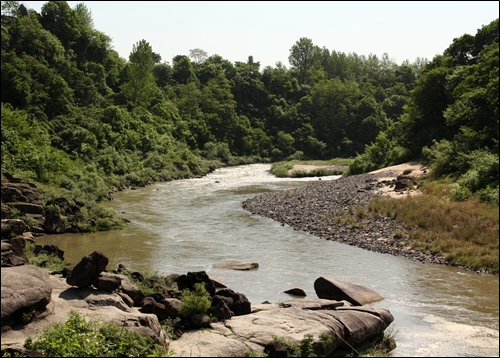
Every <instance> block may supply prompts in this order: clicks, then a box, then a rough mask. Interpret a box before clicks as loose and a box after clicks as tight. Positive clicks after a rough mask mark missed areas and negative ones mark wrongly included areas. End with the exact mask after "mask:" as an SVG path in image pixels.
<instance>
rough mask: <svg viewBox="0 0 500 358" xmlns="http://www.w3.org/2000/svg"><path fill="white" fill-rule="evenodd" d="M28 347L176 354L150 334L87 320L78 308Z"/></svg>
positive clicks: (67, 353) (60, 352) (76, 352)
mask: <svg viewBox="0 0 500 358" xmlns="http://www.w3.org/2000/svg"><path fill="white" fill-rule="evenodd" d="M24 347H25V348H26V349H30V350H35V351H38V352H40V353H42V354H44V355H45V356H46V357H146V356H149V357H165V356H172V354H173V352H171V351H169V350H168V349H167V348H165V347H163V346H161V345H159V344H157V343H155V342H154V341H153V339H152V338H151V337H149V336H143V335H141V334H140V333H138V332H133V331H130V330H128V329H126V328H124V327H121V326H119V325H118V324H116V323H113V322H106V323H101V321H100V320H98V319H91V320H89V321H87V320H86V319H85V317H84V316H83V315H82V314H80V313H79V312H77V311H70V312H69V313H68V320H67V321H66V322H65V323H54V324H52V325H49V326H47V327H46V328H45V329H44V330H43V332H42V333H41V335H40V336H38V337H37V338H32V337H28V338H27V339H26V341H25V343H24Z"/></svg>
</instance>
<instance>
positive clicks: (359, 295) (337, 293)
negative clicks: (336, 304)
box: [314, 277, 384, 306]
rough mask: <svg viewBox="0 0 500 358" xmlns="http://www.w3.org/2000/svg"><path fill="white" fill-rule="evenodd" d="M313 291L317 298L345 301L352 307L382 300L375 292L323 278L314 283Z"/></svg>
mask: <svg viewBox="0 0 500 358" xmlns="http://www.w3.org/2000/svg"><path fill="white" fill-rule="evenodd" d="M314 290H315V291H316V295H318V297H319V298H325V299H328V300H337V301H342V300H346V301H348V302H350V303H352V304H353V305H354V306H363V305H366V304H370V303H374V302H378V301H382V300H383V299H384V298H383V297H382V296H380V295H379V294H378V293H377V292H375V291H373V290H371V289H369V288H367V287H364V286H360V285H356V284H353V283H347V282H342V281H338V280H334V279H332V278H325V277H320V278H318V279H317V280H316V281H314Z"/></svg>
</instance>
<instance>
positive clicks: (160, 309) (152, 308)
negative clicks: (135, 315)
mask: <svg viewBox="0 0 500 358" xmlns="http://www.w3.org/2000/svg"><path fill="white" fill-rule="evenodd" d="M140 311H141V312H142V313H153V314H155V315H156V316H157V317H158V320H159V321H163V320H166V319H167V318H169V316H168V315H167V312H166V310H165V305H163V304H161V303H159V302H157V301H156V300H155V299H154V298H153V297H144V299H143V300H142V307H141V309H140Z"/></svg>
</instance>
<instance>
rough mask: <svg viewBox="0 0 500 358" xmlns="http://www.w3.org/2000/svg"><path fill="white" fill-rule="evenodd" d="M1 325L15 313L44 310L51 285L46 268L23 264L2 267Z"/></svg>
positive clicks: (48, 299) (48, 300)
mask: <svg viewBox="0 0 500 358" xmlns="http://www.w3.org/2000/svg"><path fill="white" fill-rule="evenodd" d="M1 271H2V304H1V305H2V325H4V324H5V323H6V322H8V321H9V320H10V318H12V316H14V315H16V314H18V315H19V314H22V313H29V312H31V311H33V310H35V311H44V310H45V307H46V306H47V304H48V303H49V302H50V300H51V293H52V287H51V285H50V283H49V274H48V273H47V270H44V269H41V268H38V267H35V266H31V265H23V266H16V267H2V268H1Z"/></svg>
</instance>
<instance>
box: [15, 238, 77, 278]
mask: <svg viewBox="0 0 500 358" xmlns="http://www.w3.org/2000/svg"><path fill="white" fill-rule="evenodd" d="M34 250H35V244H34V243H33V242H31V241H28V242H26V247H25V250H24V252H25V255H26V261H27V262H28V263H29V264H30V265H33V266H38V267H45V268H47V269H49V270H54V271H61V270H63V269H64V268H66V267H68V266H69V265H70V264H69V263H67V262H65V261H64V260H63V259H61V258H60V257H59V256H56V255H53V254H51V255H48V254H39V255H35V253H34Z"/></svg>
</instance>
